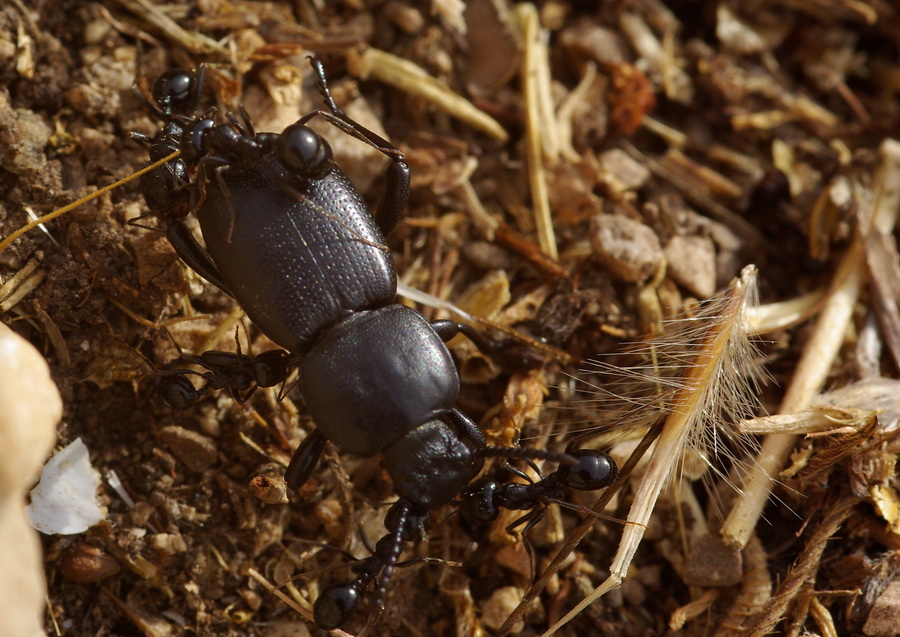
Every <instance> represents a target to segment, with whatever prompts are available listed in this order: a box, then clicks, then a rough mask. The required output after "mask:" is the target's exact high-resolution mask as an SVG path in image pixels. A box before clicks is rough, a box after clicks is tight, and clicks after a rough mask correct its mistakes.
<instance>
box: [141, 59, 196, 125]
mask: <svg viewBox="0 0 900 637" xmlns="http://www.w3.org/2000/svg"><path fill="white" fill-rule="evenodd" d="M151 92H152V94H153V99H154V100H156V103H157V104H158V105H159V110H160V111H162V113H163V114H164V115H171V114H172V113H175V112H181V113H184V112H187V111H188V110H191V108H192V107H193V102H195V101H196V77H195V76H194V74H193V73H191V72H190V71H182V70H179V69H174V70H171V71H166V72H165V73H163V74H162V75H160V76H159V78H157V80H156V81H155V82H154V83H153V89H152V91H151Z"/></svg>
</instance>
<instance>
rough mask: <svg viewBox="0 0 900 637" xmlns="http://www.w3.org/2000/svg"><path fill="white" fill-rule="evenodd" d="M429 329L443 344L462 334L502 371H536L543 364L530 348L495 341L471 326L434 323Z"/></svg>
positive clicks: (446, 322)
mask: <svg viewBox="0 0 900 637" xmlns="http://www.w3.org/2000/svg"><path fill="white" fill-rule="evenodd" d="M431 328H432V329H433V330H434V331H435V332H437V334H438V336H440V337H441V340H442V341H444V342H445V343H446V342H447V341H449V340H450V339H452V338H453V337H454V336H456V335H457V334H463V335H464V336H465V337H466V338H468V339H469V340H470V341H472V343H473V344H474V345H475V347H477V348H478V350H479V351H480V352H482V353H483V354H487V355H488V356H490V357H491V358H492V359H493V360H494V361H495V362H496V363H497V364H498V365H500V366H501V367H502V368H503V369H506V370H510V371H521V370H523V369H525V370H527V369H536V368H538V367H540V366H541V365H543V364H544V359H543V357H542V356H540V355H539V354H538V353H536V352H535V351H534V350H533V349H532V348H530V347H527V346H524V345H522V344H521V343H519V342H518V341H513V340H511V339H510V340H504V341H495V340H492V339H490V338H488V337H487V336H485V335H484V334H482V333H481V332H479V331H478V330H476V329H475V328H474V327H472V326H471V325H468V324H466V323H457V322H455V321H447V320H441V321H434V322H433V323H432V324H431Z"/></svg>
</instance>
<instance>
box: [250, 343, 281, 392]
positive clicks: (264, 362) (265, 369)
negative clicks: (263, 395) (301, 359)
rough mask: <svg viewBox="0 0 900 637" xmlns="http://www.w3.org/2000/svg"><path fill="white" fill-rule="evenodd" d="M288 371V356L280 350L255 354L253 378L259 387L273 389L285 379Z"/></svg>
mask: <svg viewBox="0 0 900 637" xmlns="http://www.w3.org/2000/svg"><path fill="white" fill-rule="evenodd" d="M289 370H290V363H289V362H288V355H287V353H286V352H285V351H284V350H282V349H273V350H269V351H268V352H262V353H261V354H257V355H256V356H255V357H254V359H253V377H254V379H255V380H256V384H257V385H259V386H260V387H274V386H275V385H277V384H278V383H281V382H283V381H284V380H285V379H287V377H288V375H289V373H290V372H289Z"/></svg>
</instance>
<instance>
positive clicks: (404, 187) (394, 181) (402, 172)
mask: <svg viewBox="0 0 900 637" xmlns="http://www.w3.org/2000/svg"><path fill="white" fill-rule="evenodd" d="M309 62H310V64H311V65H312V67H313V70H314V71H315V73H316V83H317V84H318V86H319V92H320V93H321V94H322V98H323V99H324V100H325V105H326V106H327V107H328V111H321V110H316V111H313V112H312V113H309V114H308V115H305V116H304V117H302V118H301V119H300V122H299V123H301V124H303V123H306V122H307V121H309V120H310V119H312V118H313V117H316V116H321V117H324V118H325V119H326V120H328V121H329V122H330V123H331V124H332V125H333V126H336V127H337V128H340V129H341V130H342V131H344V132H345V133H346V134H348V135H350V136H352V137H355V138H356V139H358V140H360V141H362V142H365V143H366V144H369V145H370V146H372V147H373V148H375V149H376V150H378V151H379V152H381V153H383V154H385V155H387V156H388V157H389V158H390V159H391V164H390V165H389V166H388V168H387V170H386V171H385V173H384V179H385V185H384V195H383V196H382V198H381V202H380V203H379V204H378V210H377V211H376V213H375V221H376V222H377V223H378V228H379V229H380V230H381V232H382V233H383V234H384V235H385V236H387V235H389V234H390V233H391V230H393V229H394V227H395V226H396V225H397V222H398V221H400V218H401V217H402V216H403V213H404V212H405V211H406V205H407V203H408V202H409V183H410V173H409V166H408V165H407V163H406V161H405V160H406V156H405V155H404V154H403V152H402V151H400V150H398V149H397V148H396V147H395V146H394V145H393V144H391V143H390V142H389V141H387V140H386V139H384V138H383V137H382V136H381V135H378V134H377V133H375V132H373V131H371V130H369V129H368V128H366V127H365V126H363V125H362V124H360V123H359V122H357V121H355V120H353V119H351V118H350V117H349V116H348V115H347V114H346V113H345V112H344V111H342V110H341V109H339V108H338V106H337V104H335V102H334V98H332V97H331V91H330V90H329V89H328V80H327V79H326V77H325V68H324V67H323V66H322V62H321V61H320V60H319V59H318V58H316V57H310V58H309ZM329 111H330V112H329Z"/></svg>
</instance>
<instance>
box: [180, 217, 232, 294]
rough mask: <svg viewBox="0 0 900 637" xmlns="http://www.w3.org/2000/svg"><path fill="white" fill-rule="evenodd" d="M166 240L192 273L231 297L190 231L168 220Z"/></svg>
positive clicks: (206, 254) (212, 264) (212, 263)
mask: <svg viewBox="0 0 900 637" xmlns="http://www.w3.org/2000/svg"><path fill="white" fill-rule="evenodd" d="M166 238H167V239H168V240H169V243H171V244H172V247H173V248H175V252H176V253H177V254H178V256H179V257H180V258H181V260H182V261H184V262H185V263H187V265H188V267H190V268H191V269H192V270H193V271H194V272H196V273H197V274H199V275H200V276H202V277H203V278H204V279H206V280H207V281H209V282H210V283H212V284H213V285H215V286H216V287H217V288H219V289H220V290H222V291H223V292H224V293H225V294H227V295H228V296H231V297H233V296H234V295H233V294H232V293H231V290H229V289H228V286H227V285H225V281H224V280H223V279H222V276H221V275H220V274H219V269H218V268H217V267H216V264H215V263H214V262H213V260H212V258H211V257H210V256H209V254H208V253H207V252H206V250H205V249H204V248H203V246H201V245H200V244H199V243H198V242H197V239H196V238H195V237H194V234H193V233H192V232H191V231H190V229H189V228H188V227H187V226H186V225H184V224H183V223H182V222H181V221H177V220H170V221H169V225H168V227H167V228H166Z"/></svg>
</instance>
